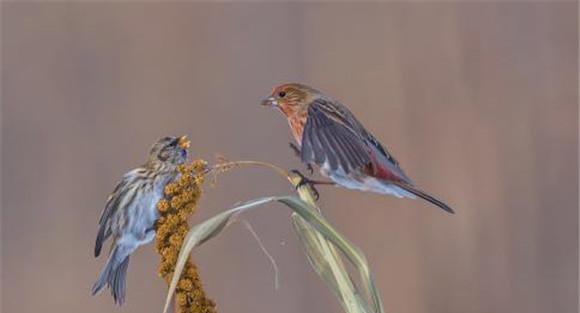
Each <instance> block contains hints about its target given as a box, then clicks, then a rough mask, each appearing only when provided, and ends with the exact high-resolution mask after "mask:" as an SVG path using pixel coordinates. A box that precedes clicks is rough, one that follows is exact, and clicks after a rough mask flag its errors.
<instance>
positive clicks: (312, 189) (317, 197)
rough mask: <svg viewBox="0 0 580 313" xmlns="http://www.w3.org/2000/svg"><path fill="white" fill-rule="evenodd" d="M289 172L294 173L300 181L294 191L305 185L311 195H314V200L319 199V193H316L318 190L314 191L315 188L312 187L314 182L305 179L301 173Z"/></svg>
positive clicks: (296, 171)
mask: <svg viewBox="0 0 580 313" xmlns="http://www.w3.org/2000/svg"><path fill="white" fill-rule="evenodd" d="M290 172H291V173H294V174H296V175H297V176H298V177H300V181H299V182H298V184H297V185H296V189H297V190H298V188H300V187H302V186H304V185H307V186H308V188H310V190H311V191H312V194H313V195H314V200H316V201H318V199H319V198H320V193H319V192H318V190H317V189H316V187H314V185H315V184H316V181H314V180H311V179H309V178H307V177H306V176H304V175H303V174H302V173H300V171H299V170H291V171H290Z"/></svg>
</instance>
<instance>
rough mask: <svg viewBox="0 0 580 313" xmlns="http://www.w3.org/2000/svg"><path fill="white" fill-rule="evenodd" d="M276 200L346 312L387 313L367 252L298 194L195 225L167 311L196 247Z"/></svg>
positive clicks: (259, 201)
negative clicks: (351, 270)
mask: <svg viewBox="0 0 580 313" xmlns="http://www.w3.org/2000/svg"><path fill="white" fill-rule="evenodd" d="M299 194H300V196H301V197H302V198H305V199H306V200H307V201H308V202H311V203H314V202H313V200H312V197H311V194H309V193H308V192H306V191H304V190H303V188H299ZM273 201H279V202H281V203H284V204H285V205H286V206H287V207H289V208H290V209H292V211H293V212H294V214H293V215H292V222H293V226H294V230H295V232H296V234H297V236H298V238H299V240H300V242H301V243H302V244H303V247H304V251H305V253H306V255H307V257H308V260H309V262H310V264H311V266H312V267H313V268H314V270H315V271H316V272H317V273H318V274H319V275H320V276H321V277H322V279H323V280H324V281H325V282H326V284H327V285H328V286H329V287H330V288H331V290H332V291H333V292H334V293H335V294H336V295H337V296H338V298H339V300H340V301H341V304H342V306H343V308H344V309H345V311H346V312H348V313H383V307H382V303H381V300H380V298H379V296H378V291H377V289H376V287H375V286H374V283H373V280H372V277H371V275H370V270H369V267H368V264H367V262H366V258H365V257H364V255H363V254H362V253H360V252H359V250H358V249H357V248H356V247H355V246H354V245H352V244H351V243H349V242H348V241H347V240H346V239H345V238H344V237H343V236H342V235H341V234H340V233H338V232H337V231H336V230H335V229H334V228H333V227H332V226H331V225H330V224H329V223H328V222H327V221H326V220H325V219H324V217H322V216H321V215H320V214H319V213H318V208H316V207H315V206H314V205H312V204H309V203H307V202H305V201H303V200H301V199H300V198H298V197H295V196H284V197H265V198H259V199H255V200H251V201H248V202H245V203H242V204H240V205H238V206H236V207H234V208H232V209H229V210H227V211H225V212H222V213H220V214H218V215H216V216H214V217H212V218H210V219H208V220H206V221H204V222H202V223H200V224H197V225H194V226H193V227H192V228H191V229H190V231H189V232H188V234H187V236H186V238H185V240H184V243H183V246H182V248H181V251H180V253H179V256H178V259H177V264H176V266H175V271H174V274H173V278H172V280H171V284H170V286H169V291H168V294H167V298H166V301H165V307H164V310H163V312H164V313H166V312H167V310H168V308H169V305H170V303H171V299H172V297H173V294H174V292H175V288H176V287H177V283H178V281H179V278H180V277H181V273H182V271H183V267H184V266H185V263H186V261H187V258H188V256H189V254H190V253H191V251H192V250H193V248H195V247H196V246H199V245H201V244H202V243H204V242H205V241H207V240H209V239H211V238H213V237H215V236H217V235H218V234H219V233H220V232H221V231H222V230H223V229H224V228H225V227H226V226H227V225H229V224H230V223H231V221H232V219H233V218H234V217H235V216H236V215H237V214H240V213H242V212H245V211H248V210H250V209H253V208H256V207H258V206H260V205H263V204H266V203H269V202H273ZM335 247H337V248H338V249H339V250H340V251H341V252H342V253H343V254H344V255H345V256H346V258H347V259H348V260H349V261H350V262H351V263H352V264H353V266H354V267H355V268H356V269H357V270H358V271H359V274H360V276H361V281H362V283H363V285H364V286H365V288H364V291H365V293H366V294H367V295H368V296H369V297H370V298H371V299H372V306H371V305H370V304H369V303H367V301H365V300H364V297H362V296H361V295H360V293H359V291H358V289H357V288H356V285H355V284H354V283H353V282H352V279H351V277H350V275H349V274H348V272H347V270H346V268H345V266H344V264H343V262H342V260H341V258H340V256H339V254H338V253H337V251H336V248H335ZM369 308H372V309H369Z"/></svg>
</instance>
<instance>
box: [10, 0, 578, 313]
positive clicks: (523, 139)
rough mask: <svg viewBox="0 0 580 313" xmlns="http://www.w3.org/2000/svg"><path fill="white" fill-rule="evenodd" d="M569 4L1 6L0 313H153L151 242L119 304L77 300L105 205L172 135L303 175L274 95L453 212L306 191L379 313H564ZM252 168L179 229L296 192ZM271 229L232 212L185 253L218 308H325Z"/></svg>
mask: <svg viewBox="0 0 580 313" xmlns="http://www.w3.org/2000/svg"><path fill="white" fill-rule="evenodd" d="M577 11H578V9H577V4H576V3H572V2H569V3H554V4H548V3H536V4H524V3H519V4H516V3H512V4H499V3H474V4H467V3H464V4H459V3H458V4H451V3H447V4H441V3H439V4H435V3H433V4H427V3H414V4H402V3H399V4H391V3H384V4H333V5H330V4H318V5H314V4H267V3H261V4H259V3H255V4H199V3H198V4H195V3H173V4H162V3H149V4H139V3H88V4H65V3H60V4H55V3H53V4H40V3H36V4H34V3H29V4H17V3H3V4H2V25H1V26H2V225H1V226H2V233H1V234H2V250H1V251H2V277H1V281H2V300H3V302H2V311H3V312H106V311H116V312H160V310H161V308H162V304H163V301H164V297H165V292H166V287H165V285H164V283H163V282H162V281H161V280H160V279H159V278H157V276H156V266H157V262H158V258H157V255H155V254H154V252H153V248H152V246H148V247H147V248H145V249H141V250H139V251H138V252H137V253H136V254H137V255H136V256H135V257H134V258H132V260H131V267H130V270H129V275H128V288H129V289H128V302H127V304H126V306H125V307H123V308H122V310H117V309H115V308H114V305H113V302H112V299H111V297H110V296H109V295H108V293H104V294H102V295H100V296H98V297H91V296H90V295H89V293H90V292H89V289H90V286H91V285H92V283H93V281H94V280H95V278H96V276H97V274H98V272H99V270H100V268H101V266H102V265H103V263H104V261H105V258H100V259H97V260H95V259H94V258H93V256H92V251H93V243H94V237H95V234H96V223H97V220H98V217H99V214H100V212H101V209H102V207H103V204H104V201H105V199H106V197H107V194H108V192H109V191H111V189H112V187H113V184H114V183H115V181H116V180H117V179H118V178H119V177H120V175H121V174H123V173H124V172H125V171H127V170H129V169H131V168H132V167H134V166H136V165H138V164H140V162H142V161H143V160H144V158H145V156H146V153H147V151H148V148H149V146H150V145H151V144H152V143H153V142H154V141H155V140H156V139H157V138H158V137H161V136H164V135H168V134H174V135H178V134H184V133H186V134H189V135H190V136H191V137H192V139H193V150H194V151H195V152H194V155H195V156H198V157H203V158H206V159H208V160H212V159H213V156H214V153H221V154H224V155H226V156H228V157H229V158H232V159H258V160H264V161H270V162H275V163H277V164H279V165H281V166H283V167H286V168H300V169H303V167H302V166H301V165H299V162H298V160H297V159H296V158H295V157H294V156H293V154H292V153H291V151H290V149H289V148H288V144H287V143H288V142H289V141H290V140H291V136H290V133H289V130H288V128H287V125H286V123H285V121H284V120H283V119H282V117H281V116H280V114H278V113H277V112H274V111H273V110H270V109H266V108H263V107H260V106H259V105H258V102H259V100H260V99H262V97H264V96H265V95H266V94H268V93H269V92H270V90H271V88H272V87H273V86H274V85H275V84H278V83H281V82H287V81H299V82H305V83H308V84H311V85H313V86H316V87H318V88H319V89H321V90H323V91H325V92H327V93H328V94H330V95H332V96H334V97H335V98H338V99H340V100H342V101H343V102H344V103H346V104H348V105H349V106H350V107H351V109H352V111H354V112H355V114H357V116H358V117H359V119H360V120H361V121H363V122H364V123H365V124H366V125H367V126H368V128H369V129H370V130H371V131H373V132H374V133H375V134H376V135H377V137H378V138H380V139H381V140H382V141H383V142H384V143H385V145H386V146H387V147H388V148H389V149H391V151H392V152H393V153H394V155H395V156H396V157H397V158H398V159H399V160H400V161H401V163H402V165H403V167H404V168H405V169H406V171H407V173H408V174H409V175H410V176H411V177H412V178H413V179H414V180H415V181H416V182H417V183H418V184H419V185H421V186H423V187H424V188H425V189H426V190H429V191H430V192H432V193H433V194H436V195H438V196H440V197H441V198H443V199H445V200H446V201H447V202H448V203H449V204H451V205H452V206H453V207H454V208H455V209H456V211H457V214H456V215H454V216H451V215H448V214H445V213H444V212H442V211H441V210H438V209H437V208H435V207H433V206H430V205H428V204H426V203H425V202H422V201H411V200H398V199H394V198H390V197H384V196H379V195H374V194H366V193H359V192H355V191H348V190H342V189H334V188H330V189H329V188H326V189H322V190H321V192H322V200H321V201H320V205H321V206H322V207H323V209H324V213H325V214H326V216H327V217H328V218H329V219H330V220H331V221H332V222H333V223H334V224H335V225H336V227H337V228H338V229H339V230H341V231H343V232H344V233H345V234H346V235H347V236H348V238H350V239H351V240H352V241H353V242H354V243H356V244H357V245H359V246H360V247H361V248H362V250H363V251H364V252H365V253H366V255H367V257H368V259H369V261H370V264H371V267H372V269H373V270H374V273H375V275H376V278H377V285H378V287H379V288H380V290H381V293H382V299H383V301H384V304H385V307H386V310H387V312H397V313H411V312H413V313H415V312H431V313H435V312H441V313H448V312H470V313H471V312H473V313H475V312H481V313H484V312H526V313H533V312H538V313H540V312H542V313H546V312H558V313H571V312H576V306H577V299H576V298H577V292H578V289H577V278H578V271H577V263H578V237H577V227H578V215H577V214H578V213H577V209H578V201H577V190H578V179H577V173H578V167H577V156H578V155H577V130H578V125H577V117H578V108H577V91H576V90H577V87H578V80H577V76H576V73H577V69H578V63H577V44H578V32H577V29H578V26H577V17H576V14H577ZM292 192H293V191H292V189H291V188H289V185H288V184H287V183H286V182H285V181H282V180H281V179H279V178H278V177H275V176H274V175H272V174H271V173H269V172H267V171H265V170H261V169H248V170H241V171H236V172H233V173H231V174H228V175H226V176H224V177H222V178H221V179H220V180H219V181H218V185H217V188H215V189H212V188H210V187H209V186H208V188H207V192H206V194H205V196H204V198H203V203H202V206H201V212H200V214H199V215H198V216H196V221H199V220H201V219H202V218H205V217H209V216H210V215H213V214H215V213H217V212H220V211H221V210H223V209H225V208H227V207H229V206H230V205H232V204H233V203H235V202H237V201H240V200H248V199H251V198H253V197H256V196H260V195H269V194H288V193H292ZM288 216H289V213H288V211H286V210H285V209H282V208H281V207H280V208H276V207H274V206H270V207H268V208H263V209H261V210H260V211H258V212H254V213H252V214H250V215H248V216H247V217H246V218H247V220H249V221H250V222H251V223H252V224H253V226H254V228H255V230H256V231H257V232H258V234H259V235H260V236H261V238H262V240H263V241H264V244H265V245H266V247H267V248H268V249H269V251H270V253H271V254H273V256H274V257H275V258H276V260H277V262H278V265H279V267H280V275H281V276H280V279H281V287H280V289H279V290H278V291H276V290H274V276H273V274H272V269H271V267H270V265H269V263H268V261H267V259H266V257H265V256H264V255H263V254H262V253H261V251H260V248H259V247H258V245H257V244H256V243H255V241H254V239H252V237H251V236H250V234H249V233H248V232H247V231H246V230H245V229H244V227H243V226H241V224H237V225H234V226H233V227H231V228H230V229H229V230H227V232H226V233H225V234H224V235H223V236H221V237H219V238H217V239H215V240H213V241H211V242H210V243H208V244H207V245H205V246H203V247H202V248H200V249H199V250H197V252H196V253H195V255H194V258H195V260H196V261H197V262H198V263H199V265H200V268H201V273H202V277H203V279H204V283H205V286H206V287H207V289H208V292H209V294H210V295H211V297H213V298H214V299H215V300H216V301H217V303H218V304H219V311H220V312H227V313H235V312H240V313H243V312H277V313H293V312H310V313H316V312H340V310H341V309H340V306H339V305H338V302H337V301H336V299H335V298H334V296H333V295H332V294H331V293H330V292H329V291H328V290H327V289H326V287H325V285H324V284H323V283H322V282H321V281H320V280H319V279H318V277H317V276H316V274H315V273H314V272H313V271H312V270H311V269H310V267H309V265H308V264H307V262H306V260H305V257H304V255H303V254H302V251H301V249H300V247H299V246H298V244H297V243H296V240H295V238H294V235H293V234H292V231H291V228H290V225H289V220H288Z"/></svg>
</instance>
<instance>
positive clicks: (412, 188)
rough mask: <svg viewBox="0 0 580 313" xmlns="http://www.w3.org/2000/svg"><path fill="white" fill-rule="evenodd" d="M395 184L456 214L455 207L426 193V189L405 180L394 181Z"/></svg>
mask: <svg viewBox="0 0 580 313" xmlns="http://www.w3.org/2000/svg"><path fill="white" fill-rule="evenodd" d="M392 184H393V185H396V186H397V187H399V188H401V189H403V190H405V191H407V192H409V193H412V194H414V195H415V196H417V197H419V198H421V199H424V200H427V201H429V202H431V203H433V204H434V205H436V206H438V207H440V208H442V209H443V210H445V211H447V212H449V213H451V214H455V211H453V209H452V208H451V207H449V206H448V205H447V204H445V203H444V202H443V201H441V200H439V199H437V198H435V197H433V196H431V195H429V194H427V193H425V192H424V191H422V190H420V189H418V188H417V187H415V186H413V185H409V184H406V183H403V182H392Z"/></svg>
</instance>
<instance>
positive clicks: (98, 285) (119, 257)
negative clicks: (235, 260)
mask: <svg viewBox="0 0 580 313" xmlns="http://www.w3.org/2000/svg"><path fill="white" fill-rule="evenodd" d="M121 250H124V249H119V247H115V248H114V249H113V251H112V252H111V256H110V257H109V260H108V261H107V264H106V265H105V267H104V268H103V270H102V271H101V274H99V278H98V279H97V281H96V282H95V284H94V285H93V288H92V294H93V295H96V294H97V293H99V291H101V290H102V289H103V288H104V287H105V285H108V286H109V288H110V289H111V295H112V296H113V299H115V303H116V304H117V305H119V306H120V305H122V304H123V303H124V302H125V277H126V276H127V268H128V266H129V256H128V255H124V253H122V252H121Z"/></svg>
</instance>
